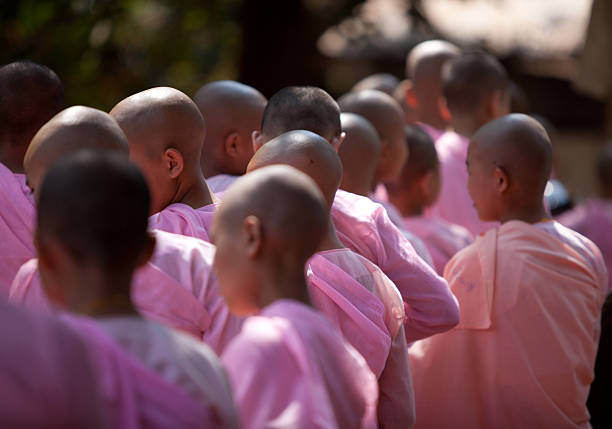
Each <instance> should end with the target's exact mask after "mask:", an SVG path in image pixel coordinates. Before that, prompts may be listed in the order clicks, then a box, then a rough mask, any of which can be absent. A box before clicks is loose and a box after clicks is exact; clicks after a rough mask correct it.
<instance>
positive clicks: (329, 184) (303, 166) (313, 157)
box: [247, 130, 342, 207]
mask: <svg viewBox="0 0 612 429" xmlns="http://www.w3.org/2000/svg"><path fill="white" fill-rule="evenodd" d="M274 164H285V165H290V166H292V167H294V168H296V169H298V170H300V171H301V172H303V173H305V174H307V175H308V176H309V177H310V178H311V179H312V180H314V181H315V183H316V184H317V185H318V186H319V188H320V190H321V192H322V193H323V195H324V196H325V200H326V201H327V206H328V207H331V205H332V203H333V201H334V197H335V195H336V191H337V190H338V187H339V186H340V182H341V180H342V163H341V162H340V158H338V154H337V153H336V151H335V150H334V149H333V147H332V146H331V145H330V144H329V142H328V141H327V140H325V139H324V138H323V137H321V136H319V135H317V134H315V133H312V132H310V131H304V130H299V131H290V132H287V133H284V134H281V135H280V136H278V137H277V138H275V139H272V140H270V141H269V142H268V143H266V144H265V145H264V146H263V147H262V148H261V149H259V150H258V151H257V152H255V155H254V156H253V158H252V159H251V162H250V163H249V166H248V168H247V172H250V171H253V170H257V169H259V168H262V167H266V166H268V165H274Z"/></svg>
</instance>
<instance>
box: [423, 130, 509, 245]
mask: <svg viewBox="0 0 612 429" xmlns="http://www.w3.org/2000/svg"><path fill="white" fill-rule="evenodd" d="M469 143H470V142H469V140H468V139H467V138H466V137H463V136H461V135H459V134H457V133H455V132H452V131H448V132H447V133H445V134H444V135H443V136H442V137H440V139H439V140H438V143H437V145H436V148H437V150H438V159H439V160H440V174H441V179H442V185H441V187H440V196H439V197H438V200H437V201H436V202H435V203H434V205H433V206H431V207H429V208H428V209H427V211H426V215H427V216H434V217H439V218H441V219H444V220H446V221H447V222H450V223H454V224H457V225H461V226H463V227H464V228H466V229H467V230H468V231H470V232H471V233H472V234H473V235H474V236H476V235H478V234H480V233H482V232H485V231H487V230H488V229H490V228H492V227H494V226H497V225H499V224H498V223H497V222H482V221H481V220H480V219H479V218H478V213H477V212H476V209H475V208H474V203H473V201H472V198H471V197H470V194H469V193H468V188H467V183H468V174H467V167H466V166H465V161H466V159H467V149H468V145H469Z"/></svg>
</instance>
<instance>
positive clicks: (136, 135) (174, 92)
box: [110, 87, 206, 169]
mask: <svg viewBox="0 0 612 429" xmlns="http://www.w3.org/2000/svg"><path fill="white" fill-rule="evenodd" d="M110 114H111V116H112V117H113V118H115V120H116V121H117V123H118V124H119V126H120V127H121V129H122V130H123V131H124V132H125V135H126V136H127V138H128V141H129V143H130V146H134V147H138V148H139V149H140V150H143V151H144V152H145V153H147V154H148V155H149V156H150V157H151V158H155V157H158V156H160V155H161V154H162V153H163V152H164V151H165V150H166V149H169V148H174V149H176V150H178V151H179V152H180V153H181V154H182V155H183V158H184V160H185V163H186V165H189V166H193V165H196V166H197V168H198V169H199V168H200V167H199V164H200V156H201V152H202V145H203V144H204V138H205V136H206V130H205V125H204V119H203V118H202V114H201V113H200V111H199V110H198V107H197V106H196V105H195V103H194V102H193V101H192V100H191V98H189V97H188V96H187V95H185V94H183V93H182V92H181V91H179V90H178V89H174V88H169V87H158V88H152V89H148V90H146V91H142V92H139V93H137V94H134V95H131V96H129V97H127V98H126V99H124V100H122V101H120V102H119V103H118V104H117V105H116V106H115V107H113V109H112V110H111V112H110Z"/></svg>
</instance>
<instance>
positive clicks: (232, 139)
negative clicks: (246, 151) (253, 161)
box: [223, 131, 242, 158]
mask: <svg viewBox="0 0 612 429" xmlns="http://www.w3.org/2000/svg"><path fill="white" fill-rule="evenodd" d="M241 148H242V136H241V135H240V133H239V132H237V131H234V132H233V133H230V134H229V135H228V136H227V137H226V138H225V141H224V142H223V149H224V150H225V154H226V155H227V156H229V157H230V158H238V156H239V155H240V152H241Z"/></svg>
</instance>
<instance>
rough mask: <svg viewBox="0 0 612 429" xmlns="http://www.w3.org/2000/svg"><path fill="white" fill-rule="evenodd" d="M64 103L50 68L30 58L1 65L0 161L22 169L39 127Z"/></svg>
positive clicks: (59, 86)
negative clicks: (24, 158)
mask: <svg viewBox="0 0 612 429" xmlns="http://www.w3.org/2000/svg"><path fill="white" fill-rule="evenodd" d="M63 107H64V88H63V86H62V82H61V81H60V80H59V78H58V77H57V75H56V74H55V73H54V72H53V70H51V69H49V68H48V67H45V66H43V65H41V64H37V63H34V62H32V61H17V62H14V63H10V64H7V65H5V66H2V67H0V162H2V163H4V164H6V165H7V166H8V167H9V168H10V169H11V170H13V171H15V172H21V171H22V170H23V165H22V164H23V157H24V155H25V152H26V150H27V147H28V144H29V143H30V140H31V139H32V137H33V136H34V134H35V133H36V131H38V129H39V128H40V127H41V126H42V125H43V124H44V123H45V122H47V121H48V120H49V119H51V118H52V117H53V116H54V115H55V114H56V113H58V112H59V111H60V110H62V108H63Z"/></svg>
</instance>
